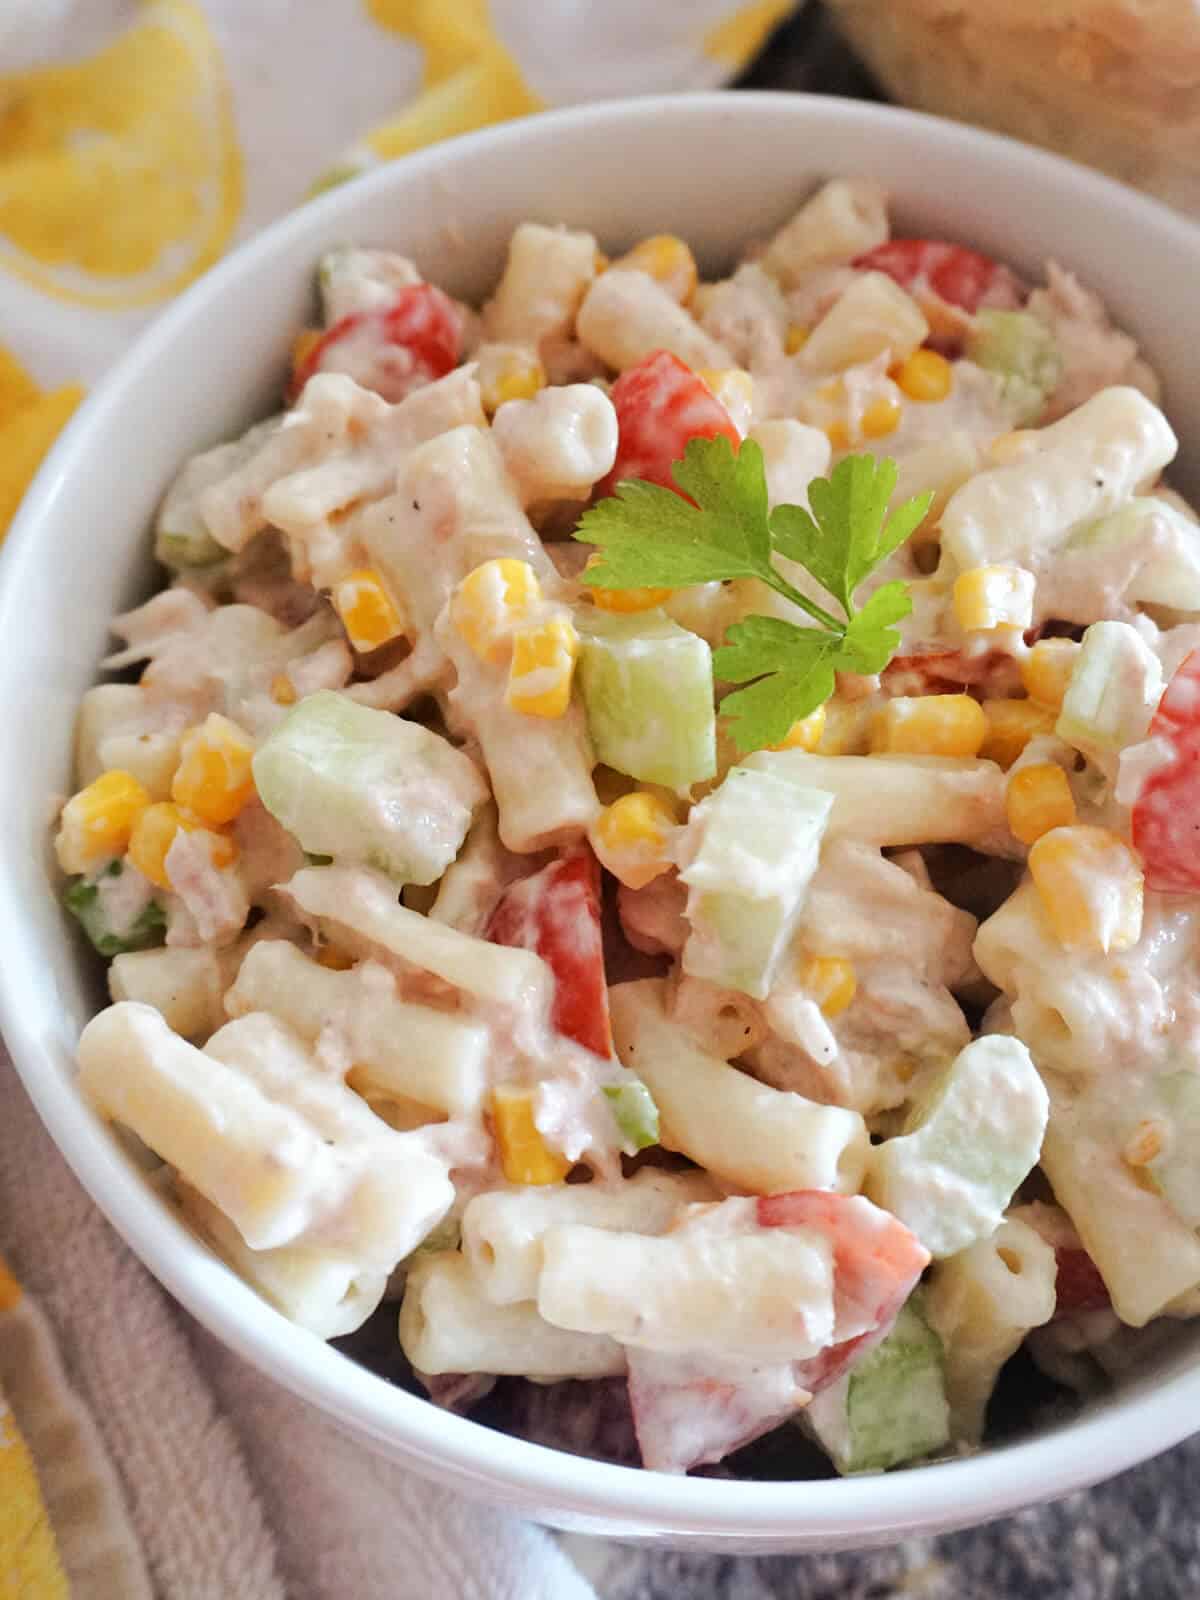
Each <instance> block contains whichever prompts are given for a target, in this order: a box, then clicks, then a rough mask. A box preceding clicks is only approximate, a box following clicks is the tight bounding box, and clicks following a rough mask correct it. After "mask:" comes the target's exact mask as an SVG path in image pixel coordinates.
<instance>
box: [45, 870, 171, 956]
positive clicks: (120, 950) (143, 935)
mask: <svg viewBox="0 0 1200 1600" xmlns="http://www.w3.org/2000/svg"><path fill="white" fill-rule="evenodd" d="M114 868H115V869H116V873H115V874H114V876H115V875H116V874H119V873H120V870H121V865H120V862H114V863H113V866H112V867H110V868H109V872H110V873H113V869H114ZM63 904H64V905H65V906H66V908H67V910H68V911H69V912H70V913H71V915H72V916H73V917H76V918H77V919H78V921H79V925H80V927H81V928H82V929H83V931H84V933H86V934H87V936H88V938H89V939H90V940H91V942H92V944H93V945H94V947H95V948H96V950H97V951H98V952H99V953H100V954H101V955H102V956H108V957H112V956H123V955H128V954H129V953H130V952H132V951H134V950H148V949H149V948H150V947H151V946H152V945H157V944H161V943H162V942H163V937H164V934H165V932H166V927H167V918H166V913H165V912H164V911H163V908H162V906H161V905H160V904H159V903H158V901H157V900H151V901H150V902H149V903H148V904H147V905H145V906H143V908H142V910H141V911H140V912H139V913H138V915H137V916H136V917H135V918H134V919H133V921H132V922H131V923H130V924H129V926H128V927H127V928H123V929H122V930H121V931H120V932H116V931H114V928H113V924H112V922H111V920H110V912H109V906H108V904H107V903H106V901H105V899H104V897H103V896H102V895H101V893H100V888H99V885H98V884H96V883H89V882H88V881H87V880H86V879H84V878H73V879H72V880H71V882H70V883H69V884H68V885H67V887H66V889H65V890H64V891H63Z"/></svg>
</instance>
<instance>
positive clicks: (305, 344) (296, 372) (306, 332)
mask: <svg viewBox="0 0 1200 1600" xmlns="http://www.w3.org/2000/svg"><path fill="white" fill-rule="evenodd" d="M324 337H325V335H324V334H323V333H322V331H321V329H320V328H301V330H300V332H299V333H298V334H297V335H296V337H295V338H294V339H293V340H292V377H293V379H297V378H299V376H300V374H301V372H302V371H303V370H304V366H305V363H306V362H307V361H308V358H309V356H311V355H312V353H313V351H314V350H315V349H316V348H317V346H318V345H319V344H320V342H321V340H322V339H323V338H324Z"/></svg>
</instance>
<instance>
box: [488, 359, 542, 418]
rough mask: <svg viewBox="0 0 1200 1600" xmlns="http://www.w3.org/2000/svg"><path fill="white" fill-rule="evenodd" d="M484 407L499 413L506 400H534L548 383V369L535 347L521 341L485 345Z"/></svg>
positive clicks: (492, 413) (489, 411)
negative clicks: (535, 351) (525, 344)
mask: <svg viewBox="0 0 1200 1600" xmlns="http://www.w3.org/2000/svg"><path fill="white" fill-rule="evenodd" d="M478 377H479V391H480V396H481V398H482V400H483V409H484V411H485V412H486V413H487V415H488V416H489V417H492V416H495V414H496V412H497V411H499V409H500V407H501V406H502V405H503V404H504V403H505V401H506V400H532V399H533V397H534V395H535V394H537V392H538V391H539V390H540V389H544V388H545V387H546V369H545V367H543V365H542V363H541V362H540V361H539V360H538V358H537V356H536V355H534V353H533V351H532V350H524V349H522V348H521V347H520V346H517V345H493V346H491V347H485V349H484V350H483V351H482V352H481V354H480V358H479V374H478Z"/></svg>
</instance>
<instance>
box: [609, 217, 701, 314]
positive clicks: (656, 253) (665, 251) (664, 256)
mask: <svg viewBox="0 0 1200 1600" xmlns="http://www.w3.org/2000/svg"><path fill="white" fill-rule="evenodd" d="M615 265H616V266H618V267H632V268H633V269H634V270H636V271H638V272H646V273H649V275H650V276H651V277H652V278H654V279H655V280H656V281H657V282H658V283H661V284H662V286H663V288H664V289H665V290H666V291H667V293H668V294H669V295H670V296H671V298H672V299H673V300H678V302H679V304H680V305H681V306H682V305H686V304H687V302H688V301H689V300H690V299H691V298H692V295H693V294H694V293H695V290H696V279H697V276H698V275H697V272H696V258H695V256H693V255H692V252H691V251H690V250H689V249H688V247H687V245H686V244H684V242H683V240H682V239H678V238H676V236H675V235H674V234H673V233H656V234H652V235H651V237H650V238H649V239H642V240H640V241H639V242H638V243H637V244H635V245H634V247H633V249H632V250H630V251H629V253H628V255H624V256H622V257H621V259H620V260H619V261H618V262H616V263H615Z"/></svg>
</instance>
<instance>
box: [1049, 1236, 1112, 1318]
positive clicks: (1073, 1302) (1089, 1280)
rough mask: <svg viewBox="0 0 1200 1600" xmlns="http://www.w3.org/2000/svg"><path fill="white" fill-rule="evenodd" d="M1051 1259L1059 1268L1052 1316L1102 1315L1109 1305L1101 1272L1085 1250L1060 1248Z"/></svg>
mask: <svg viewBox="0 0 1200 1600" xmlns="http://www.w3.org/2000/svg"><path fill="white" fill-rule="evenodd" d="M1054 1258H1055V1261H1056V1262H1057V1264H1058V1278H1057V1280H1056V1282H1055V1292H1056V1294H1057V1297H1058V1298H1057V1303H1056V1306H1055V1311H1054V1314H1055V1316H1057V1317H1061V1316H1066V1315H1070V1313H1071V1312H1073V1311H1102V1310H1103V1309H1104V1308H1105V1306H1108V1305H1111V1304H1112V1299H1111V1297H1110V1295H1109V1292H1108V1288H1107V1286H1106V1285H1105V1282H1104V1279H1103V1278H1102V1277H1101V1276H1100V1269H1099V1267H1097V1265H1096V1263H1095V1262H1094V1261H1093V1260H1092V1258H1091V1256H1090V1255H1088V1253H1087V1251H1086V1250H1084V1249H1082V1248H1074V1247H1063V1246H1059V1247H1058V1248H1057V1249H1056V1250H1055V1252H1054Z"/></svg>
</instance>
